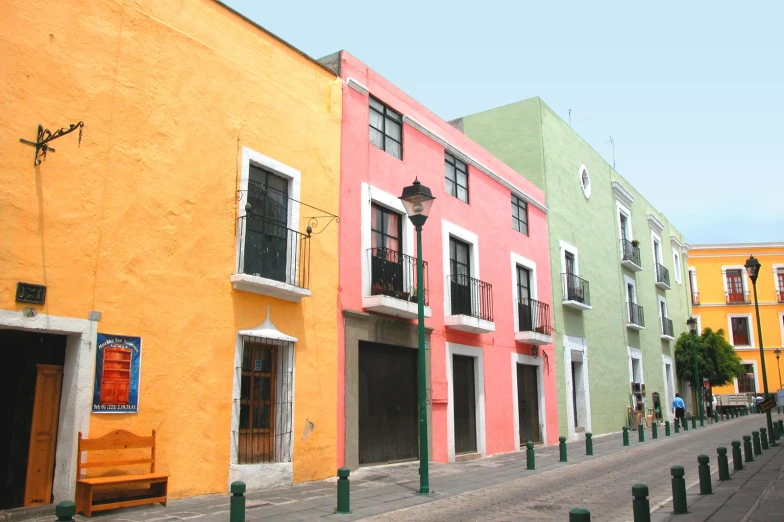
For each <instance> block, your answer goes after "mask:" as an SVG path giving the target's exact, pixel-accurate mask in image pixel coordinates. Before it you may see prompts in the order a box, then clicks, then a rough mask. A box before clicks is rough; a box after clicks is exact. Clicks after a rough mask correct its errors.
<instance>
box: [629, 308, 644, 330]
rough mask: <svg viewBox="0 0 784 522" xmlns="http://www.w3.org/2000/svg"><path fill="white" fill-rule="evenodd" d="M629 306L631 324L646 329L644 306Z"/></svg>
mask: <svg viewBox="0 0 784 522" xmlns="http://www.w3.org/2000/svg"><path fill="white" fill-rule="evenodd" d="M628 304H629V324H633V325H635V326H641V327H645V315H644V314H643V311H642V306H640V305H638V304H636V303H628Z"/></svg>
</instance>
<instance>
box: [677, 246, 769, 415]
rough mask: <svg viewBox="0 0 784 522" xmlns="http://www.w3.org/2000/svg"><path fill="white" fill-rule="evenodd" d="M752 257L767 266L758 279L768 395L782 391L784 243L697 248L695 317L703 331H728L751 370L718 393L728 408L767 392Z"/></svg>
mask: <svg viewBox="0 0 784 522" xmlns="http://www.w3.org/2000/svg"><path fill="white" fill-rule="evenodd" d="M750 255H753V256H754V257H755V258H757V259H758V260H759V262H760V263H761V265H762V266H761V267H760V270H759V275H758V278H757V297H758V300H759V313H760V322H761V327H762V340H761V341H762V346H764V352H765V366H766V370H767V379H768V391H769V392H770V393H776V390H778V389H780V388H782V374H781V370H780V352H781V351H782V349H783V348H782V347H784V243H735V244H726V245H692V247H691V251H690V252H689V285H690V289H689V290H690V291H691V302H692V313H693V315H694V317H695V318H696V319H697V321H698V326H699V328H700V331H702V330H703V329H704V328H708V327H710V328H712V329H713V330H718V329H720V328H721V329H723V330H724V331H725V336H726V339H727V341H729V343H730V344H732V345H733V346H734V347H735V351H736V353H737V354H738V356H739V357H740V358H741V360H742V361H743V364H744V365H745V367H746V373H745V374H744V375H743V376H741V377H739V378H737V379H735V382H734V383H732V384H729V385H726V386H722V387H717V388H714V389H713V393H714V395H717V396H718V397H719V398H720V400H721V401H722V404H726V403H727V401H728V400H729V398H730V395H737V394H746V395H747V398H749V397H751V394H758V393H761V392H763V391H764V389H765V388H764V385H763V375H762V364H761V362H760V339H759V335H758V329H757V318H756V314H755V311H754V289H753V286H752V282H751V280H750V279H749V277H748V274H747V272H746V269H745V268H744V264H745V263H746V260H747V259H748V258H749V256H750Z"/></svg>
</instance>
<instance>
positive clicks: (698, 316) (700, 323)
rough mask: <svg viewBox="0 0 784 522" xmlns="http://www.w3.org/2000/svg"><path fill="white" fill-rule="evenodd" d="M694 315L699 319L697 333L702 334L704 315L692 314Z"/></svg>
mask: <svg viewBox="0 0 784 522" xmlns="http://www.w3.org/2000/svg"><path fill="white" fill-rule="evenodd" d="M692 317H694V318H695V319H696V320H697V335H702V317H700V314H697V315H692ZM689 335H691V334H689Z"/></svg>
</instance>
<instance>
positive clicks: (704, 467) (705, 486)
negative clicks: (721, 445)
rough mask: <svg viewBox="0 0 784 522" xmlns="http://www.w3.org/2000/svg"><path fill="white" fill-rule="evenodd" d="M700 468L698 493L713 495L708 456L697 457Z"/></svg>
mask: <svg viewBox="0 0 784 522" xmlns="http://www.w3.org/2000/svg"><path fill="white" fill-rule="evenodd" d="M697 462H698V463H699V469H700V473H699V475H700V495H713V488H712V487H711V478H710V477H711V472H710V457H708V456H707V455H699V456H698V457H697Z"/></svg>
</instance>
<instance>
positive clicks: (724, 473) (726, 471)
mask: <svg viewBox="0 0 784 522" xmlns="http://www.w3.org/2000/svg"><path fill="white" fill-rule="evenodd" d="M716 453H718V454H719V480H729V479H730V463H729V461H728V460H727V448H725V447H724V446H719V447H718V448H716Z"/></svg>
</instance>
